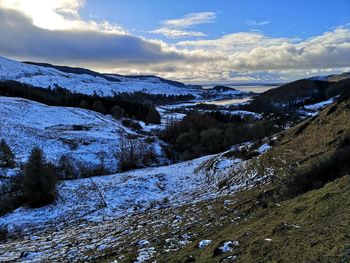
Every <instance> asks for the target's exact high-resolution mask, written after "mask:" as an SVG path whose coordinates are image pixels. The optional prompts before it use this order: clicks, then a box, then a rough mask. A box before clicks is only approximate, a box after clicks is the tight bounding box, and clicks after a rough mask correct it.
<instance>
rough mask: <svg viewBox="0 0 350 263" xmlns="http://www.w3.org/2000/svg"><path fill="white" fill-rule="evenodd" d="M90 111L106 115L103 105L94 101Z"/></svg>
mask: <svg viewBox="0 0 350 263" xmlns="http://www.w3.org/2000/svg"><path fill="white" fill-rule="evenodd" d="M92 110H93V111H97V112H100V113H103V114H105V113H106V108H105V107H104V106H103V103H102V102H101V101H99V100H98V101H95V102H94V103H93V104H92Z"/></svg>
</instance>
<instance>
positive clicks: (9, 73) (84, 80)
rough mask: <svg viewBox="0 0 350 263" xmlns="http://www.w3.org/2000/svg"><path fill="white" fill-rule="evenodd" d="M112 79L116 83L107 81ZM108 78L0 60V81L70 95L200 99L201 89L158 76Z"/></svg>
mask: <svg viewBox="0 0 350 263" xmlns="http://www.w3.org/2000/svg"><path fill="white" fill-rule="evenodd" d="M113 78H115V81H113V80H110V79H113ZM108 79H109V80H107V79H105V78H102V77H95V76H91V75H87V74H73V73H65V72H62V71H59V70H56V69H54V68H47V67H41V66H36V65H29V64H25V63H20V62H18V61H15V60H10V59H7V58H4V57H0V80H16V81H18V82H21V83H26V84H30V85H33V86H35V87H42V88H48V87H50V86H51V87H52V88H53V87H54V86H55V84H57V85H59V86H60V87H63V88H66V89H68V90H70V91H72V92H76V93H82V94H87V95H93V94H94V93H96V94H98V95H100V96H113V95H114V94H118V93H123V92H126V93H134V92H143V93H148V94H165V95H177V96H178V95H188V94H191V95H194V96H196V97H198V96H200V94H201V92H202V91H201V90H200V89H194V88H190V87H187V86H184V87H177V86H175V85H171V84H169V83H167V82H164V81H162V80H161V79H159V78H157V77H147V78H146V77H144V78H136V77H133V78H132V77H119V76H113V75H108Z"/></svg>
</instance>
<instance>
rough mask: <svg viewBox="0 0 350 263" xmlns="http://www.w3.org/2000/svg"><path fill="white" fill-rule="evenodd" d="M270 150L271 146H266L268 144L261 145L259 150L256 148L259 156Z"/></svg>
mask: <svg viewBox="0 0 350 263" xmlns="http://www.w3.org/2000/svg"><path fill="white" fill-rule="evenodd" d="M270 148H271V146H270V145H269V144H268V143H264V144H263V145H261V146H260V147H259V148H258V150H257V151H258V152H259V153H260V154H263V153H266V152H267V151H268V150H269V149H270Z"/></svg>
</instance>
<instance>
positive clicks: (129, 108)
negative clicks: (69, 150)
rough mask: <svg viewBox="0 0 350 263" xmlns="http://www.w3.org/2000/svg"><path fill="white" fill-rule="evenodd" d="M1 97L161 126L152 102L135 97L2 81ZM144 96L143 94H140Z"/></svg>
mask: <svg viewBox="0 0 350 263" xmlns="http://www.w3.org/2000/svg"><path fill="white" fill-rule="evenodd" d="M0 96H7V97H20V98H24V99H29V100H33V101H36V102H40V103H44V104H47V105H50V106H65V107H78V108H84V109H89V110H93V111H97V112H100V113H102V114H112V115H115V113H116V112H117V113H118V114H117V116H123V117H129V118H133V119H137V120H141V121H144V122H147V123H155V124H158V123H160V115H159V113H158V111H157V110H156V108H155V107H154V106H153V105H152V104H150V103H144V102H142V101H141V100H140V99H138V98H137V97H135V98H134V99H132V95H125V94H124V95H114V96H109V97H102V96H99V95H97V94H96V93H95V94H93V95H86V94H81V93H72V92H71V91H69V90H67V89H65V88H62V87H59V86H58V85H55V86H54V87H49V88H47V89H45V88H38V87H34V86H31V85H27V84H22V83H19V82H17V81H2V82H0ZM139 96H140V95H139Z"/></svg>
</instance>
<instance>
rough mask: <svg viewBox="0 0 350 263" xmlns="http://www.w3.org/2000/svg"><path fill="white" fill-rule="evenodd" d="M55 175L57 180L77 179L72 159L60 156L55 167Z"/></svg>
mask: <svg viewBox="0 0 350 263" xmlns="http://www.w3.org/2000/svg"><path fill="white" fill-rule="evenodd" d="M56 170H57V171H56V174H57V176H58V179H60V180H67V179H76V178H78V172H77V170H76V168H75V167H74V163H73V161H72V158H71V157H69V156H68V155H62V156H61V157H60V159H59V160H58V165H57V167H56Z"/></svg>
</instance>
